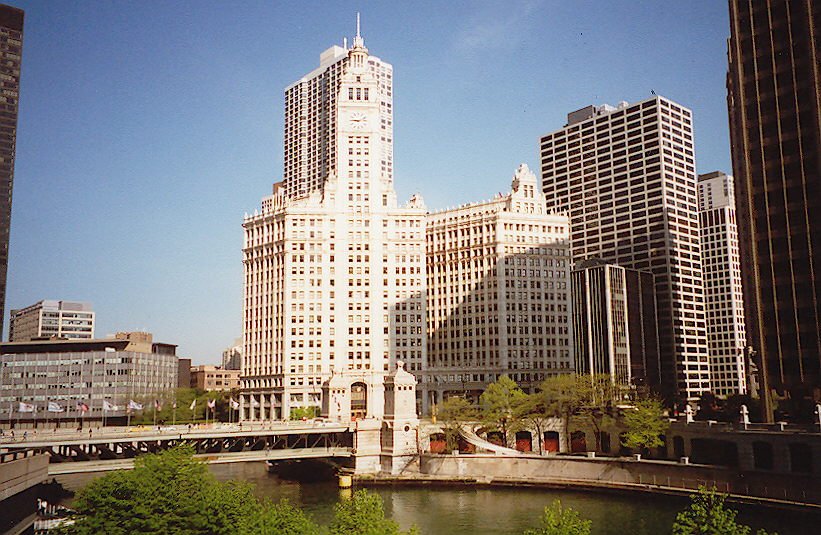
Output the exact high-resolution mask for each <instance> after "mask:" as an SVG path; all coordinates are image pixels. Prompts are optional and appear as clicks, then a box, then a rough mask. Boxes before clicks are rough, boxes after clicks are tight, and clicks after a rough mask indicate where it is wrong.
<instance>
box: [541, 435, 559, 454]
mask: <svg viewBox="0 0 821 535" xmlns="http://www.w3.org/2000/svg"><path fill="white" fill-rule="evenodd" d="M543 446H544V451H551V452H557V451H559V432H558V431H546V432H545V433H544V444H543Z"/></svg>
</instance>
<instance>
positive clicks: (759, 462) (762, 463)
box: [753, 441, 774, 470]
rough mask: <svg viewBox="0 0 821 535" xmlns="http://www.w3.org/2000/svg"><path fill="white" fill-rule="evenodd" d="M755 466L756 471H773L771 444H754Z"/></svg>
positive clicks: (758, 442)
mask: <svg viewBox="0 0 821 535" xmlns="http://www.w3.org/2000/svg"><path fill="white" fill-rule="evenodd" d="M753 466H754V467H755V469H756V470H772V469H773V466H774V463H773V446H772V444H770V443H769V442H760V441H757V442H753Z"/></svg>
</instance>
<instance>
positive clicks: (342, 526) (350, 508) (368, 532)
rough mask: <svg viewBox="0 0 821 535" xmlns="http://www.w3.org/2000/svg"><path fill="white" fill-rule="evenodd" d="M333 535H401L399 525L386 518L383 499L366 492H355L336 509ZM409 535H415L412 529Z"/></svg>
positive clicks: (331, 530) (332, 529) (331, 528)
mask: <svg viewBox="0 0 821 535" xmlns="http://www.w3.org/2000/svg"><path fill="white" fill-rule="evenodd" d="M330 533H331V535H401V534H402V533H403V532H401V531H399V525H398V524H397V523H396V522H394V521H393V520H390V519H388V518H385V511H384V510H383V508H382V498H380V497H379V496H378V495H377V494H371V493H369V492H368V491H366V490H358V491H356V492H354V494H353V496H352V497H351V498H350V499H349V500H343V501H341V502H339V503H337V504H336V506H335V507H334V519H333V521H332V522H331V525H330ZM407 533H408V535H411V534H415V533H416V529H415V528H412V529H411V530H410V531H409V532H407Z"/></svg>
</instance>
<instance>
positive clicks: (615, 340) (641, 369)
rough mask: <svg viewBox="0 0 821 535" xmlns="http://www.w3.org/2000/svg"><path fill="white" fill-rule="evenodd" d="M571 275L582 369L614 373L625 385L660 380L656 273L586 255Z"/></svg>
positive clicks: (575, 345) (579, 367) (576, 350)
mask: <svg viewBox="0 0 821 535" xmlns="http://www.w3.org/2000/svg"><path fill="white" fill-rule="evenodd" d="M570 279H571V296H572V299H573V303H572V310H573V355H574V358H575V363H576V372H577V373H579V374H590V375H609V376H610V378H611V379H612V381H613V384H616V385H620V386H623V387H633V386H635V387H644V386H649V385H658V384H659V383H658V381H659V375H660V372H661V370H660V362H659V345H658V324H657V321H656V297H655V281H654V279H653V274H652V273H650V272H649V271H638V270H635V269H629V268H624V267H621V266H616V265H613V264H607V263H606V262H603V261H599V260H583V261H581V262H578V263H577V264H576V265H575V266H574V269H573V271H572V272H571V274H570Z"/></svg>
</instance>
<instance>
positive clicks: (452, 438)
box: [437, 396, 479, 451]
mask: <svg viewBox="0 0 821 535" xmlns="http://www.w3.org/2000/svg"><path fill="white" fill-rule="evenodd" d="M437 412H438V414H439V419H440V421H441V423H442V430H443V431H444V432H445V441H446V442H447V449H448V450H449V451H452V450H454V449H456V448H457V447H458V437H459V428H460V427H461V425H462V424H463V423H465V422H469V421H473V420H476V419H477V418H478V417H479V414H478V411H477V409H476V406H475V405H473V404H472V403H471V402H470V401H468V400H467V399H465V398H463V397H460V396H452V397H449V398H447V399H446V400H445V401H443V402H442V404H441V405H440V406H439V407H438V411H437Z"/></svg>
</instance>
